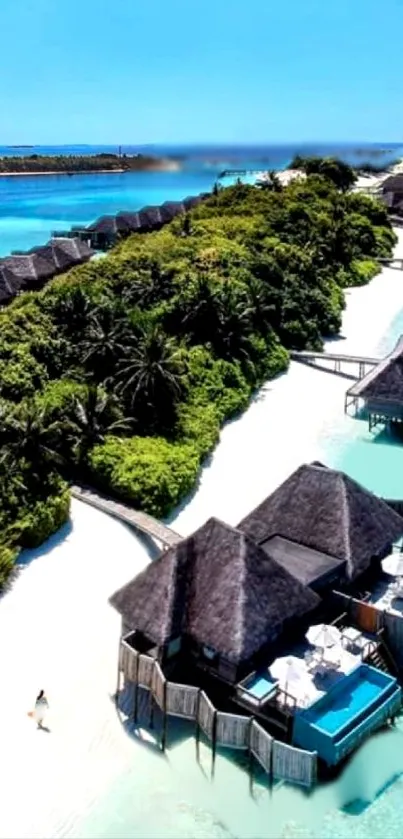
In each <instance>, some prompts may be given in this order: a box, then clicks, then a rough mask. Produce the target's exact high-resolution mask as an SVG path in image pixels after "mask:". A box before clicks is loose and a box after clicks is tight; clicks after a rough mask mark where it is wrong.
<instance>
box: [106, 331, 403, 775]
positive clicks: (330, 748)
mask: <svg viewBox="0 0 403 839" xmlns="http://www.w3.org/2000/svg"><path fill="white" fill-rule="evenodd" d="M398 348H400V353H399V352H398ZM402 355H403V343H402V341H400V342H399V343H398V345H397V347H396V348H395V350H394V351H393V352H392V353H391V354H390V356H388V358H387V359H384V360H383V361H382V362H380V363H379V365H377V366H375V367H374V369H372V370H371V371H370V373H368V374H367V375H366V376H365V377H364V378H363V379H362V383H361V385H362V386H361V387H360V388H359V393H358V392H357V394H355V393H353V394H352V397H353V398H354V400H355V403H356V404H357V402H358V400H360V402H361V403H363V404H364V408H366V410H367V411H368V412H369V413H370V414H371V412H374V413H375V415H376V418H377V421H378V422H379V421H382V422H384V423H386V422H389V421H390V420H393V421H396V420H399V418H400V419H402V418H403V410H402V408H403V378H402V380H401V384H400V389H399V388H398V387H397V384H396V382H397V378H398V370H397V368H398V367H399V365H400V367H402V366H403V365H402V358H401V356H402ZM399 359H400V361H399ZM400 367H399V369H400ZM391 382H392V383H393V384H394V389H393V393H392V397H393V398H391V400H390V402H388V401H387V400H386V401H385V400H384V401H383V402H382V405H381V404H380V402H379V401H377V400H378V398H380V396H381V397H382V394H383V393H384V389H385V387H386V386H387V387H389V385H390V383H391ZM385 383H386V384H385ZM388 383H389V384H388ZM398 391H399V392H398ZM399 394H400V396H399ZM399 399H400V413H399V412H398V408H397V406H398V402H399ZM366 403H368V404H366ZM388 406H390V407H391V412H389V415H388V414H387V409H388ZM381 408H382V412H381ZM402 511H403V502H401V501H400V502H399V501H398V500H396V501H394V502H392V501H386V500H384V499H381V498H378V497H377V496H375V495H374V494H372V493H371V492H369V491H368V490H366V489H364V488H363V487H362V486H360V485H359V484H358V483H356V482H355V481H353V480H352V479H351V478H349V477H348V476H347V475H345V474H344V473H342V472H338V471H335V470H333V469H329V468H327V467H326V466H324V465H323V464H321V463H312V464H309V465H304V466H301V467H300V468H299V469H297V471H296V472H294V473H293V474H292V475H291V476H290V477H289V478H288V479H287V480H286V481H285V482H284V483H283V484H282V485H281V486H280V487H278V488H277V489H276V490H275V492H273V493H272V494H271V495H270V496H269V497H268V498H266V500H265V501H263V503H262V504H260V505H259V506H258V507H257V508H256V509H255V510H253V511H252V512H251V513H250V514H249V515H248V516H247V517H246V518H245V519H243V520H242V521H241V522H239V524H238V525H237V527H231V526H229V525H227V524H225V523H224V522H222V521H219V520H217V519H214V518H212V519H210V520H209V521H207V522H206V523H205V524H204V525H203V526H202V527H201V528H200V529H199V530H197V531H196V532H195V533H193V534H192V535H191V536H189V537H188V538H186V539H183V540H181V541H179V542H178V544H176V545H174V546H172V547H170V548H169V549H168V550H167V551H166V552H165V553H163V554H162V555H161V556H160V557H159V559H157V560H156V561H155V562H153V563H152V564H151V565H150V566H149V567H148V568H147V569H146V570H145V571H144V572H143V573H141V574H140V575H139V576H137V577H136V578H135V579H134V580H132V581H131V582H129V583H128V584H127V585H126V586H124V588H122V589H121V590H120V591H118V592H117V593H116V594H114V595H113V597H112V598H111V603H112V605H113V606H114V607H115V608H116V609H117V610H118V612H119V613H120V615H121V617H122V638H121V645H120V656H119V667H118V687H117V695H116V698H117V703H118V707H119V708H120V709H121V712H122V714H123V715H124V716H126V717H127V721H130V720H131V721H132V723H133V725H134V728H135V729H136V728H137V729H140V728H143V727H144V725H146V726H147V725H148V726H150V725H151V726H154V729H155V732H156V738H157V742H158V743H159V745H160V746H161V747H162V748H165V745H166V743H167V739H168V741H169V739H170V737H171V736H174V732H173V731H172V735H171V733H170V732H171V729H173V728H175V727H174V726H169V727H168V721H169V719H170V718H171V717H178V718H184V719H187V720H192V721H193V723H194V726H195V734H196V743H198V742H199V739H200V736H201V735H202V736H203V737H207V739H208V741H209V742H210V743H211V746H212V758H213V765H214V756H215V751H216V748H217V746H218V747H220V748H223V747H224V748H225V747H227V748H229V749H243V750H244V751H246V752H248V753H249V755H250V758H251V766H252V765H253V761H252V758H255V759H256V760H257V761H258V763H260V765H261V766H262V767H263V768H264V770H265V771H266V772H267V773H268V775H269V776H270V777H274V778H283V779H285V780H288V781H293V782H296V783H300V784H303V785H305V786H311V785H312V784H313V783H314V782H315V780H316V777H317V774H318V771H319V773H320V774H328V772H329V770H331V771H333V770H334V768H335V767H337V766H339V765H340V764H341V763H342V762H343V761H344V760H345V759H346V757H347V756H348V755H349V754H351V752H353V751H354V750H355V749H356V748H357V747H358V746H359V744H360V743H361V742H362V741H363V739H364V738H366V737H367V736H368V735H369V734H371V733H372V732H373V731H375V730H376V729H378V728H380V727H382V726H385V725H387V724H389V723H390V722H392V721H393V719H394V717H395V716H396V715H397V714H398V713H399V711H400V708H401V702H402V696H401V688H400V684H399V682H400V680H401V676H402V672H403V644H402V641H403V553H402V546H403V517H402V515H401V513H402Z"/></svg>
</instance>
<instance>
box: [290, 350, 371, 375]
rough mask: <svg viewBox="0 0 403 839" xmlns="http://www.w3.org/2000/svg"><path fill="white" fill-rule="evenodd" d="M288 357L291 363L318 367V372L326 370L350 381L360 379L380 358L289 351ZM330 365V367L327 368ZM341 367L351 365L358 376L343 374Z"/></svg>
mask: <svg viewBox="0 0 403 839" xmlns="http://www.w3.org/2000/svg"><path fill="white" fill-rule="evenodd" d="M290 356H291V358H292V360H293V361H300V362H301V363H302V364H309V365H311V366H312V367H318V368H319V369H320V370H327V371H328V372H329V373H332V372H333V373H339V374H342V375H344V376H348V377H349V378H352V379H362V378H363V377H364V376H365V375H366V373H367V368H370V369H372V368H373V367H376V366H377V364H379V362H380V360H381V359H380V358H370V357H368V356H363V355H343V354H342V353H327V352H310V351H303V352H299V351H298V352H297V351H294V350H293V351H291V353H290ZM328 364H330V366H327V365H328ZM342 365H343V366H344V365H347V366H350V367H351V365H353V366H355V367H356V368H358V370H357V372H358V375H352V374H351V373H350V374H349V373H345V372H344V371H343V370H342Z"/></svg>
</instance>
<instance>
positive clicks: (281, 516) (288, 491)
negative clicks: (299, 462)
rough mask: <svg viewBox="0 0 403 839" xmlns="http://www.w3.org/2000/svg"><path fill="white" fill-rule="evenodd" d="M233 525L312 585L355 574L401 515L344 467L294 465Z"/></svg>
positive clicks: (382, 548) (379, 550) (384, 548)
mask: <svg viewBox="0 0 403 839" xmlns="http://www.w3.org/2000/svg"><path fill="white" fill-rule="evenodd" d="M238 528H239V529H240V530H242V531H243V532H244V533H246V534H247V535H248V536H249V537H250V538H251V539H253V541H254V542H256V543H257V544H258V545H259V546H260V547H261V548H262V549H263V550H265V551H267V552H268V553H270V555H271V556H274V557H275V558H276V560H277V561H278V562H280V563H281V564H282V565H284V567H286V568H287V569H288V571H289V572H290V573H291V574H294V575H295V576H296V577H297V579H299V580H300V581H302V582H305V583H306V584H308V585H310V586H311V587H313V588H314V589H319V590H323V589H324V588H329V586H330V585H331V584H332V585H334V584H335V583H338V584H343V583H349V582H351V581H353V580H356V579H357V578H358V577H359V576H360V575H361V574H364V573H365V572H367V571H368V570H370V569H371V568H372V567H374V565H375V566H376V565H378V566H379V563H380V561H381V559H383V558H384V557H385V556H386V555H387V554H388V553H389V552H390V550H391V546H392V545H393V544H394V543H395V542H397V541H398V540H399V539H400V538H401V537H402V536H403V519H402V518H401V517H400V516H399V515H398V514H397V513H395V512H394V511H393V510H392V509H391V508H390V507H389V506H388V505H387V504H386V502H385V501H383V500H382V499H380V498H378V497H377V496H376V495H374V494H373V493H372V492H369V490H367V489H365V488H364V487H362V486H361V485H360V484H358V483H357V482H356V481H354V480H353V479H352V478H350V477H349V476H348V475H346V474H345V473H344V472H339V471H337V470H336V469H329V468H328V467H327V466H323V464H321V463H311V464H309V465H308V464H305V465H303V466H300V467H299V469H297V470H296V471H295V472H293V474H292V475H290V477H289V478H287V480H286V481H284V483H283V484H281V485H280V486H279V487H278V488H277V489H276V490H275V491H274V492H273V493H272V494H271V495H269V496H268V498H266V499H265V500H264V501H263V502H262V503H261V504H259V506H258V507H256V509H255V510H253V511H252V512H251V513H249V515H248V516H246V518H244V519H243V520H242V521H241V522H240V524H239V525H238Z"/></svg>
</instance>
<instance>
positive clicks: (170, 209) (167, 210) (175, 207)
mask: <svg viewBox="0 0 403 839" xmlns="http://www.w3.org/2000/svg"><path fill="white" fill-rule="evenodd" d="M185 212H186V207H185V205H184V203H183V201H165V202H164V204H161V207H160V213H161V218H162V220H163V222H164V224H169V222H170V221H172V220H173V219H174V218H176V216H179V215H181V214H183V213H185Z"/></svg>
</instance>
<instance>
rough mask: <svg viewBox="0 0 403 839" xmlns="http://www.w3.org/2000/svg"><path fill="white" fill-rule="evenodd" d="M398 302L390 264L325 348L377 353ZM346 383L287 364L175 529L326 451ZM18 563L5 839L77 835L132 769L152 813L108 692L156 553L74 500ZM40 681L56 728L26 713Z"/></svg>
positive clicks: (0, 732) (0, 623)
mask: <svg viewBox="0 0 403 839" xmlns="http://www.w3.org/2000/svg"><path fill="white" fill-rule="evenodd" d="M397 253H398V254H399V255H402V256H403V232H402V231H399V245H398V246H397ZM402 309H403V276H402V273H401V272H400V271H395V270H393V269H388V268H386V269H384V270H383V272H382V274H381V275H379V276H378V277H376V278H375V279H374V280H373V281H372V282H371V283H370V285H369V286H367V287H365V288H359V289H354V290H351V291H349V292H348V293H347V308H346V311H345V315H344V319H343V329H342V336H341V338H340V339H339V340H338V341H336V342H331V343H330V344H328V349H329V350H331V349H333V350H334V349H335V347H336V346H337V349H338V350H339V351H340V352H345V353H347V352H352V353H357V354H365V353H368V354H373V353H374V351H375V348H376V346H377V345H378V343H379V341H380V339H381V338H382V336H383V335H384V334H385V332H386V331H387V329H388V327H389V325H390V323H391V322H392V321H393V320H394V318H395V316H396V314H397V313H398V312H399V311H400V310H402ZM345 390H346V380H345V379H343V378H340V377H337V376H334V375H331V374H330V373H324V372H318V371H317V370H314V369H310V368H308V367H306V366H303V365H300V364H297V363H292V364H291V366H290V370H289V372H288V373H287V374H286V375H284V376H282V377H280V378H279V379H278V380H276V381H273V382H269V383H268V384H267V385H266V386H265V387H263V388H262V391H261V392H260V394H259V395H258V397H257V398H256V399H255V400H254V401H253V403H252V404H251V406H250V407H249V409H248V410H247V411H246V413H245V414H244V416H243V417H242V418H240V419H238V420H236V421H234V422H231V423H228V425H227V426H226V427H225V428H224V430H223V432H222V435H221V440H220V442H219V445H218V446H217V448H216V450H215V452H214V454H213V456H212V457H211V459H210V461H209V463H208V464H207V465H206V467H205V468H204V469H203V471H202V474H201V478H200V485H199V487H198V490H197V492H196V494H195V495H194V497H193V498H192V499H191V500H190V501H189V502H188V503H187V504H185V505H184V506H183V509H182V511H181V512H180V513H179V514H178V515H177V517H176V519H175V529H177V530H178V531H179V532H180V533H182V534H183V535H186V534H187V533H189V532H191V531H192V530H193V529H194V528H195V527H197V526H198V525H200V524H202V523H203V522H204V521H205V519H206V518H207V517H208V516H210V515H216V516H218V517H220V518H222V519H224V520H226V521H228V522H229V523H233V524H235V523H237V522H238V521H239V519H240V518H241V517H242V516H243V515H244V514H245V513H246V512H247V511H249V510H250V509H251V508H252V507H253V506H254V505H255V504H257V503H258V502H259V501H260V500H262V499H263V498H264V496H265V495H266V494H267V493H269V492H270V491H272V490H273V489H274V488H275V487H276V486H277V485H278V484H279V483H280V482H281V481H282V480H283V479H285V478H286V477H287V476H288V474H289V473H290V472H291V471H292V470H293V469H295V468H296V467H297V466H299V465H300V463H302V462H304V461H307V460H311V459H313V458H315V457H320V456H321V451H320V442H319V441H320V439H321V437H322V436H323V433H324V432H325V433H326V428H327V427H329V428H331V427H333V426H334V424H336V423H337V421H338V418H339V417H342V415H343V396H344V392H345ZM23 559H24V560H25V564H24V566H23V567H22V568H21V570H20V573H19V575H18V576H17V578H16V580H15V581H14V582H13V584H12V585H11V587H10V590H9V591H8V592H7V593H5V594H4V595H3V597H2V598H1V599H0V639H1V641H0V668H1V673H2V690H1V693H0V742H1V751H2V763H1V766H2V771H1V791H2V796H1V807H0V839H12V838H13V837H42V839H48V837H49V838H50V837H55V836H67V835H74V830H75V825H76V823H77V821H78V820H79V819H80V818H82V816H83V814H84V813H85V812H87V811H88V810H89V808H90V807H91V806H92V805H93V804H94V803H95V802H97V801H99V800H100V799H102V797H103V796H104V795H105V793H106V791H107V790H108V789H109V788H110V786H111V784H112V783H113V782H114V781H115V780H116V779H117V778H121V777H124V776H125V774H126V773H127V772H129V771H130V770H133V768H138V772H139V776H140V777H141V779H142V794H141V795H142V797H141V802H140V800H139V798H138V794H137V798H136V791H135V790H133V796H134V797H133V807H135V806H137V802H138V806H140V807H143V809H147V806H148V808H149V809H151V807H153V808H154V809H156V810H157V809H158V806H159V804H158V802H159V796H161V797H162V798H163V796H164V791H163V789H162V787H161V788H160V787H159V786H158V784H157V787H155V784H154V780H155V779H154V776H153V774H152V766H154V765H157V764H153V763H152V761H151V758H150V756H149V754H148V752H146V751H145V749H144V748H142V747H141V746H140V745H139V744H138V743H136V742H135V741H133V739H131V738H130V737H129V736H128V735H127V734H126V733H125V732H124V730H123V728H122V726H121V723H120V721H119V719H118V716H117V714H116V711H115V707H114V703H113V701H112V700H111V695H112V694H113V692H114V690H115V684H116V668H117V651H118V641H119V629H120V625H119V619H118V616H117V615H116V614H115V613H114V612H113V610H112V609H111V608H110V607H109V606H108V603H107V599H108V596H109V595H110V594H112V593H113V591H114V590H115V589H116V588H118V587H119V586H121V585H123V584H124V583H125V582H126V581H127V580H129V579H130V578H131V577H132V576H133V575H134V574H135V573H137V572H138V571H139V570H140V569H141V568H142V567H144V566H145V565H146V563H147V562H148V561H149V560H150V556H149V555H148V553H147V551H146V549H145V547H144V543H143V542H141V541H140V540H139V539H137V537H136V536H135V535H134V534H133V533H131V532H130V531H129V530H128V529H127V528H126V527H125V526H123V525H120V524H119V523H118V522H116V521H114V520H113V519H111V518H109V517H108V516H105V515H103V514H102V513H99V512H97V511H96V510H93V509H91V508H90V507H87V506H85V505H83V504H81V503H80V502H77V501H73V503H72V526H71V527H70V528H69V527H67V528H65V529H64V530H63V531H62V532H61V533H60V534H58V535H57V536H56V537H54V538H53V539H52V540H50V542H49V543H48V544H46V545H44V546H42V548H40V549H38V550H37V551H36V552H31V553H30V554H26V555H25V556H24V557H23ZM42 688H43V689H45V691H46V693H47V695H48V699H49V703H50V711H49V716H48V720H47V724H48V726H49V729H50V731H49V732H46V731H38V730H36V727H35V724H34V722H33V721H32V720H31V719H30V718H29V717H28V712H29V711H30V710H31V709H32V707H33V702H34V700H35V696H36V694H37V693H38V691H39V690H40V689H42ZM188 752H189V750H187V753H188ZM158 765H159V766H160V765H161V764H158ZM150 767H151V768H150ZM147 771H149V775H148V776H147ZM158 783H159V784H160V785H161V784H162V781H161V777H160V775H159V776H158ZM228 794H229V793H228ZM147 796H148V798H147ZM178 796H179V792H178ZM184 797H185V795H184ZM234 806H235V802H234ZM136 835H139V836H140V835H143V834H140V833H139V834H136ZM147 835H149V834H147ZM172 835H174V834H172ZM189 835H191V834H189ZM193 835H195V834H193ZM237 835H240V834H239V833H238V834H237Z"/></svg>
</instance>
